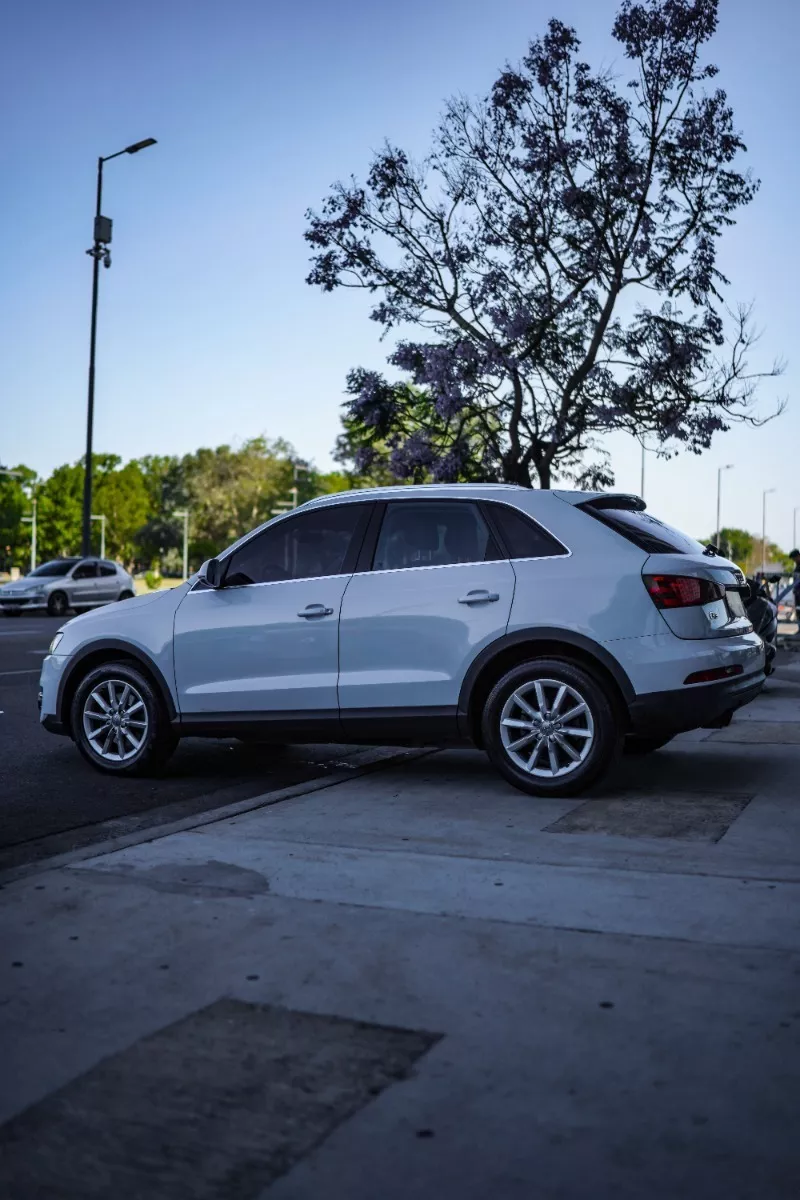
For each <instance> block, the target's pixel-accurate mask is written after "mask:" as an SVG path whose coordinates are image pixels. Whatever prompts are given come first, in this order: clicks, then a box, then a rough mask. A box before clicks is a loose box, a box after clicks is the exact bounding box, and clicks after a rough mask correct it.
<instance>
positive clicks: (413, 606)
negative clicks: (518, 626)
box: [339, 499, 515, 733]
mask: <svg viewBox="0 0 800 1200" xmlns="http://www.w3.org/2000/svg"><path fill="white" fill-rule="evenodd" d="M514 583H515V577H514V571H513V570H512V567H511V564H510V563H509V562H508V561H507V560H506V559H505V558H504V557H503V556H502V555H501V552H500V550H499V548H498V547H497V546H496V544H495V543H494V539H493V538H492V535H491V533H490V531H489V529H488V527H487V525H486V522H485V521H484V519H483V516H482V515H481V512H480V510H479V508H478V506H477V505H476V504H474V503H473V502H472V501H469V500H447V501H444V500H412V499H409V500H398V501H395V502H391V503H389V504H387V505H386V512H385V515H384V518H383V522H382V525H381V529H380V532H379V535H378V539H377V544H376V547H375V553H374V556H373V560H372V563H371V569H368V570H366V571H364V572H362V573H359V574H356V575H354V576H353V578H352V580H351V581H350V585H349V587H348V589H347V592H346V595H345V598H344V603H343V605H342V616H341V622H340V630H339V657H340V664H341V665H340V672H339V705H340V710H341V716H342V722H343V728H344V730H345V732H350V733H354V732H356V730H357V729H358V728H360V727H361V726H362V725H363V728H364V732H365V733H366V732H368V729H369V725H370V723H371V722H372V723H374V722H376V721H380V722H382V723H383V722H384V721H386V722H388V724H387V725H386V729H387V731H390V728H391V725H392V722H393V721H395V720H396V721H398V722H401V723H404V722H405V721H406V720H407V719H410V720H411V721H412V722H413V721H414V720H416V719H418V718H419V716H421V715H424V714H423V710H428V713H429V716H430V718H431V720H435V719H437V718H442V719H443V720H444V721H445V722H448V721H451V722H452V723H454V721H455V713H456V708H457V704H458V695H459V691H460V688H461V684H462V682H463V679H464V676H465V674H466V672H467V669H468V667H469V665H470V663H471V662H472V661H473V659H474V658H475V656H476V654H478V653H479V652H480V650H481V649H482V648H483V647H484V646H485V645H487V644H488V643H489V642H491V641H493V640H494V639H495V638H497V637H501V636H502V634H503V633H504V632H505V629H506V625H507V624H508V618H509V614H510V611H511V601H512V599H513V595H514ZM403 727H405V726H404V725H403Z"/></svg>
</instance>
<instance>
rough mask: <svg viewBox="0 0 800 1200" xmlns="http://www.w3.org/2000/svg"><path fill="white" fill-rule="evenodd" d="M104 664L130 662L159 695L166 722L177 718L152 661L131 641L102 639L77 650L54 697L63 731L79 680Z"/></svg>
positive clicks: (172, 701) (68, 720)
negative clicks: (167, 719)
mask: <svg viewBox="0 0 800 1200" xmlns="http://www.w3.org/2000/svg"><path fill="white" fill-rule="evenodd" d="M107 662H130V663H131V664H132V665H134V666H136V667H138V668H139V669H140V670H141V671H142V673H143V674H144V675H146V676H147V678H148V679H149V680H150V683H151V684H152V685H153V687H154V688H155V690H156V694H157V695H158V696H160V698H161V702H162V703H163V705H164V708H165V710H166V712H167V716H168V718H169V720H170V721H174V720H175V719H176V717H177V710H176V708H175V701H174V700H173V698H172V693H171V692H170V690H169V685H168V684H167V681H166V679H165V678H164V674H163V672H162V671H161V669H160V668H159V667H158V666H157V665H156V663H154V662H153V660H152V658H150V656H149V655H148V654H146V653H145V652H144V651H143V650H140V649H139V647H138V646H132V645H131V644H130V642H124V641H122V640H120V639H118V638H102V639H100V640H98V641H96V642H91V643H90V644H89V645H88V646H85V647H84V648H83V649H82V650H79V651H78V652H77V653H76V654H75V656H74V659H73V661H72V662H71V663H70V665H69V668H68V670H66V671H65V672H64V675H63V676H62V678H61V682H60V684H59V687H58V695H57V697H56V716H57V718H58V720H60V721H61V722H62V723H63V725H64V727H65V729H67V730H69V729H70V708H71V706H72V698H73V696H74V695H75V692H76V691H77V689H78V686H79V684H80V682H81V680H82V679H85V678H86V676H87V675H88V673H89V671H93V670H94V669H95V667H102V665H103V663H107Z"/></svg>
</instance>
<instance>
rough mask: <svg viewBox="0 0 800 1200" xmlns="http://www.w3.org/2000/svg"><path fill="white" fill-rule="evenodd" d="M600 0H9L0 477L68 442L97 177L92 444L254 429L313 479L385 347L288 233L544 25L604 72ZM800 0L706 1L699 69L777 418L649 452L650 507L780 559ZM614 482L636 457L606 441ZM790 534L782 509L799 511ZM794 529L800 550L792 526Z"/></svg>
mask: <svg viewBox="0 0 800 1200" xmlns="http://www.w3.org/2000/svg"><path fill="white" fill-rule="evenodd" d="M615 9H616V4H615V3H614V0H558V3H557V4H556V0H492V3H491V5H487V4H486V2H485V0H424V2H423V0H404V3H403V4H402V5H389V4H386V3H383V4H380V3H378V4H376V3H375V2H374V0H372V2H369V3H368V2H367V0H335V2H333V3H331V2H330V0H306V2H305V3H303V4H290V3H287V2H285V0H284V2H280V0H272V2H271V3H267V2H266V0H226V3H224V4H223V3H222V2H221V0H213V2H210V0H158V2H155V0H137V3H136V4H130V5H114V4H109V3H108V2H107V0H105V2H103V3H98V2H97V0H73V2H72V3H64V0H26V3H25V4H24V5H23V4H8V5H5V6H4V8H3V15H2V17H0V47H1V48H0V60H1V61H0V68H1V69H0V91H2V93H3V96H2V99H3V109H4V112H5V113H6V121H5V123H4V133H3V138H2V140H1V141H0V170H1V171H2V178H3V181H4V187H3V190H2V198H0V206H2V208H1V215H2V220H1V221H0V261H2V276H0V278H1V279H2V283H1V284H0V462H6V463H8V462H19V461H24V462H27V463H29V464H30V465H32V466H34V467H35V468H36V469H37V470H39V471H40V472H43V473H44V472H47V471H49V470H50V469H51V468H52V467H53V466H55V465H57V464H58V463H60V462H64V461H74V460H75V459H77V458H78V457H79V456H80V455H81V453H82V450H83V438H84V420H85V392H86V359H87V326H88V315H89V299H90V275H91V263H90V260H89V259H88V258H87V257H86V256H85V254H84V250H85V249H86V248H87V247H88V246H89V245H90V241H91V218H92V213H93V204H94V169H95V162H96V158H97V155H98V154H111V153H113V152H114V151H115V150H118V149H120V148H121V147H122V146H124V145H126V144H128V143H130V142H132V141H136V140H139V139H140V138H144V137H151V136H152V137H156V138H158V140H159V145H158V146H157V147H154V148H153V149H150V150H147V151H145V152H143V153H142V154H140V155H137V156H135V157H131V158H129V157H127V156H124V157H122V158H120V159H118V160H115V161H114V162H112V163H110V164H108V167H107V169H106V191H105V201H104V211H105V212H106V213H107V214H108V215H109V216H111V217H112V218H113V220H114V245H113V258H114V265H113V268H112V269H111V270H110V271H108V272H105V271H104V272H102V275H101V286H102V296H101V312H100V330H99V358H98V383H97V413H96V424H95V447H96V449H98V450H101V451H108V452H114V453H117V454H120V455H121V456H122V457H123V458H125V459H127V458H130V457H135V456H138V455H140V454H145V453H148V452H158V453H183V452H185V451H189V450H192V449H195V448H196V447H197V446H199V445H218V444H220V443H222V442H233V443H236V442H237V441H241V440H243V439H244V438H247V437H250V436H253V435H255V434H259V433H265V434H267V435H268V436H270V437H278V436H283V437H286V438H288V439H289V440H290V441H291V442H292V443H293V444H294V445H295V447H296V448H297V450H298V452H300V453H301V454H303V455H305V456H306V457H310V458H312V459H314V460H315V461H316V463H317V464H318V465H319V466H320V467H325V466H328V465H330V451H331V448H332V446H333V443H334V440H335V438H336V434H337V432H338V428H339V405H340V403H341V399H342V388H343V384H344V377H345V374H346V372H347V370H348V368H349V367H351V366H353V365H355V364H363V365H366V366H381V365H382V363H383V361H384V357H385V354H386V351H387V347H386V345H382V344H381V343H380V342H379V341H378V331H377V329H376V327H375V325H374V324H373V323H372V322H370V321H369V320H368V319H367V306H368V304H367V300H366V298H365V297H363V296H359V295H353V294H346V295H345V294H338V293H335V294H334V295H332V296H323V295H321V294H319V293H317V292H316V291H314V290H312V289H311V288H309V287H308V286H307V285H306V284H305V283H304V277H305V275H306V273H307V269H308V267H307V255H306V247H305V244H304V242H303V240H302V232H303V229H304V226H305V222H304V219H303V214H304V211H305V209H306V208H307V207H308V206H310V205H316V204H318V202H319V201H320V200H321V198H322V197H323V195H324V194H325V192H326V190H327V188H328V186H329V185H330V183H332V182H333V181H334V180H335V179H336V178H337V177H341V176H345V175H348V174H349V173H350V172H355V173H357V174H362V175H363V174H364V171H365V167H366V164H367V163H368V160H369V156H370V151H371V150H372V149H374V148H376V147H378V146H379V145H380V144H381V143H382V141H383V140H384V138H385V137H387V136H388V137H389V138H391V139H392V140H393V141H396V142H398V143H399V144H401V145H403V146H404V147H406V148H407V149H408V150H410V151H411V152H412V153H414V154H416V155H421V154H423V153H424V151H425V149H426V148H427V145H428V140H429V133H430V130H431V128H432V127H433V125H434V123H435V119H436V116H437V114H438V112H439V110H440V108H441V102H442V100H443V99H444V98H445V97H447V96H448V95H450V94H452V93H454V92H458V91H464V92H482V91H485V90H486V89H487V88H488V86H489V85H490V84H491V82H492V80H493V78H494V77H495V74H496V72H497V69H498V68H499V67H500V66H501V65H502V64H503V62H504V61H505V60H506V59H509V58H511V59H514V58H516V57H518V56H519V55H520V54H521V53H522V51H523V50H524V48H525V45H526V43H527V41H528V40H529V38H530V37H531V36H533V35H535V34H536V33H538V32H540V31H541V30H543V28H544V25H545V22H546V20H547V18H548V17H549V16H550V15H552V14H553V12H557V14H558V15H559V16H560V17H561V18H562V19H564V20H567V21H569V22H571V23H572V24H574V25H575V26H576V27H577V29H578V31H579V33H580V35H581V37H582V39H583V45H584V53H585V55H586V57H587V58H588V59H589V60H590V61H591V62H592V63H594V64H597V63H600V62H603V63H605V64H606V65H609V66H613V65H614V63H615V61H616V62H618V64H619V65H620V67H621V66H622V63H621V62H620V61H619V55H618V53H617V48H616V45H615V43H614V42H613V41H612V40H611V38H610V37H609V30H610V27H611V23H612V20H613V14H614V12H615ZM798 44H800V5H797V4H795V3H794V2H793V0H762V2H761V3H760V4H759V5H758V6H755V5H753V4H752V3H748V2H747V0H723V3H722V21H721V28H720V31H719V34H718V37H717V39H716V42H715V43H714V45H713V49H712V57H713V58H714V60H715V61H716V62H718V64H719V65H720V67H721V75H720V77H719V82H720V83H721V85H722V86H724V87H725V88H726V89H727V91H728V93H729V96H730V98H731V101H732V103H733V105H734V109H735V112H736V116H737V121H738V123H739V126H740V127H741V128H742V130H743V131H744V134H745V140H746V142H747V144H748V147H749V150H750V154H749V162H750V164H751V165H752V167H753V169H754V171H755V172H756V173H757V174H758V175H759V176H760V177H761V179H762V188H761V191H760V193H759V195H758V197H757V199H756V201H755V203H754V204H753V205H752V206H751V207H750V208H749V209H748V210H747V211H746V212H745V213H744V215H743V216H742V218H741V220H740V222H739V224H738V226H737V227H736V228H735V229H733V230H731V231H730V233H729V235H728V236H727V237H726V239H725V242H724V244H723V248H722V265H723V267H724V269H725V270H726V272H727V273H728V274H729V275H730V277H731V279H732V282H733V288H732V291H731V297H732V298H734V299H741V300H745V301H749V300H755V302H756V313H757V321H758V324H759V326H760V327H762V328H763V330H764V333H763V337H762V340H761V344H760V350H759V356H760V357H761V358H763V360H764V361H765V362H766V361H767V360H769V359H771V358H772V357H773V356H775V355H780V356H783V357H785V358H786V359H787V360H788V369H787V371H786V374H785V375H784V376H783V378H782V379H781V380H779V381H777V383H769V384H768V385H767V387H766V388H765V389H764V392H763V401H762V403H763V405H764V407H765V409H766V408H768V407H769V406H770V404H771V403H772V402H774V400H775V399H776V398H778V397H782V396H786V397H788V398H789V400H790V406H789V410H788V411H787V413H786V414H785V415H784V416H783V417H782V418H781V419H780V420H779V421H776V422H774V423H773V424H771V425H768V426H767V427H765V428H764V429H762V430H759V431H753V430H749V429H739V430H735V431H734V432H732V433H730V434H728V435H725V436H724V437H722V438H719V439H718V440H717V441H716V442H715V444H714V446H713V448H712V450H711V451H710V452H709V453H708V454H707V455H706V456H704V457H703V458H700V459H697V458H695V457H693V456H681V457H680V458H679V459H677V460H672V461H671V462H669V463H664V462H659V461H656V460H655V459H653V458H651V460H650V462H649V464H648V476H647V485H646V496H647V500H648V504H649V506H650V507H651V508H652V509H653V510H654V511H656V512H657V513H658V514H659V515H662V516H664V517H665V518H668V519H671V520H673V521H674V522H675V523H677V524H680V525H682V526H684V527H686V528H688V529H690V530H691V531H692V532H695V533H698V534H704V533H707V532H710V531H711V529H712V528H713V525H714V516H715V512H714V510H715V505H716V469H717V466H718V465H721V464H723V463H729V462H730V463H734V464H735V466H736V469H735V470H734V471H730V472H728V473H727V476H726V498H725V506H724V512H723V516H724V519H725V520H726V521H727V522H728V523H730V524H736V525H740V526H744V527H746V528H750V529H754V530H757V529H759V528H760V521H761V492H762V489H763V488H767V487H775V488H776V489H777V491H776V493H775V495H774V496H771V497H770V498H769V505H770V507H769V513H770V517H769V521H768V529H769V533H770V535H771V536H772V537H774V538H776V539H777V540H778V541H780V542H781V543H783V544H784V545H785V546H786V545H787V544H788V542H789V541H790V540H791V537H792V510H793V508H794V507H795V506H800V469H798V462H799V460H800V415H799V414H800V409H799V408H798V405H797V403H796V402H795V396H796V393H797V383H798V380H799V379H800V367H799V363H800V356H798V354H797V353H796V349H795V342H796V337H797V328H798V306H797V299H796V295H797V291H796V280H797V276H798V250H797V246H798V238H797V215H796V213H797V195H798V182H799V181H798V172H799V171H800V168H798V155H797V149H796V135H795V129H794V118H795V117H796V114H797V113H798V112H800V94H799V93H800V82H799V78H798V77H799V75H800V73H799V72H798V70H797V63H796V55H797V46H798ZM608 444H609V447H610V449H611V451H612V454H613V459H614V465H615V467H616V471H617V484H618V486H620V487H621V488H623V489H626V490H638V487H639V459H640V451H639V449H638V446H637V445H636V444H635V443H632V442H631V441H630V439H626V438H623V437H613V438H611V439H610V440H609V443H608ZM798 518H799V519H800V513H798ZM798 536H800V535H798Z"/></svg>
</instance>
